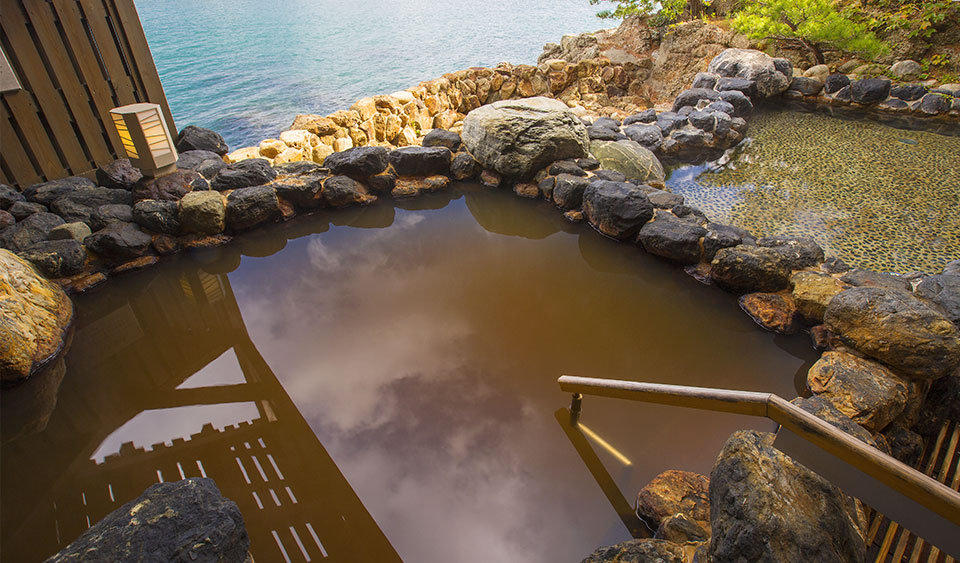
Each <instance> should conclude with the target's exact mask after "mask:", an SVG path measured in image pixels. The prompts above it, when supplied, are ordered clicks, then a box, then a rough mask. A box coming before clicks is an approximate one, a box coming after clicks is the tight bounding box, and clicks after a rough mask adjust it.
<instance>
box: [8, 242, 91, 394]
mask: <svg viewBox="0 0 960 563" xmlns="http://www.w3.org/2000/svg"><path fill="white" fill-rule="evenodd" d="M72 319H73V303H72V302H71V301H70V298H69V297H67V295H66V294H65V293H64V292H63V290H62V289H60V287H59V286H58V285H56V284H54V283H52V282H50V281H48V280H47V279H45V278H44V277H43V276H41V275H40V274H38V273H37V272H36V270H34V269H33V266H31V265H30V264H29V263H27V262H26V261H24V260H23V259H21V258H20V257H18V256H17V255H16V254H13V253H12V252H9V251H7V250H3V249H0V381H4V382H9V381H17V380H21V379H24V378H26V377H28V376H29V375H30V374H31V373H32V372H33V370H34V369H35V368H36V367H37V366H39V365H41V364H43V363H44V362H46V361H47V360H49V359H51V358H52V357H53V356H55V355H56V354H57V352H59V351H60V349H61V348H62V347H63V341H64V336H65V334H66V332H67V329H68V328H69V326H70V321H71V320H72Z"/></svg>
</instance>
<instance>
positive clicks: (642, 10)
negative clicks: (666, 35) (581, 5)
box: [590, 0, 709, 25]
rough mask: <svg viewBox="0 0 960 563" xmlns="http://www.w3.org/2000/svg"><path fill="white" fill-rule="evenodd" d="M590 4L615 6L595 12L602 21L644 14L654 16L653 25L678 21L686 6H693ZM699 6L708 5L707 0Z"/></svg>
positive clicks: (651, 0)
mask: <svg viewBox="0 0 960 563" xmlns="http://www.w3.org/2000/svg"><path fill="white" fill-rule="evenodd" d="M590 4H593V5H597V4H601V5H609V4H616V6H615V7H614V8H613V9H605V10H601V11H599V12H597V16H598V17H601V18H604V19H623V18H625V17H627V16H632V15H634V14H645V15H652V16H654V23H655V24H658V25H659V24H667V23H673V22H676V21H679V20H680V19H681V18H682V17H683V15H684V11H685V10H686V9H687V7H688V4H693V2H690V1H688V0H661V1H659V2H658V1H657V0H590ZM699 4H704V5H709V0H707V1H704V2H700V3H699Z"/></svg>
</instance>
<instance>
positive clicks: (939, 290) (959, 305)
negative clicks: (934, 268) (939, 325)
mask: <svg viewBox="0 0 960 563" xmlns="http://www.w3.org/2000/svg"><path fill="white" fill-rule="evenodd" d="M914 291H916V293H917V295H918V296H919V297H920V298H922V299H924V300H926V301H927V302H928V303H932V304H933V306H934V307H935V308H937V309H938V310H939V311H941V312H942V313H943V314H944V315H946V316H947V318H948V319H950V320H951V321H953V323H954V324H956V325H960V276H949V275H936V276H928V277H926V278H923V280H921V281H920V283H919V284H917V287H916V289H915V290H914Z"/></svg>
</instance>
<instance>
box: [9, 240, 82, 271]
mask: <svg viewBox="0 0 960 563" xmlns="http://www.w3.org/2000/svg"><path fill="white" fill-rule="evenodd" d="M20 257H21V258H24V259H26V260H29V261H30V262H31V263H32V264H33V265H34V266H36V267H37V269H38V270H40V273H41V274H43V275H45V276H47V277H48V278H51V279H54V278H62V277H66V276H72V275H74V274H79V273H80V272H81V271H83V264H84V262H86V260H87V252H86V251H85V250H84V249H83V245H81V244H80V243H79V242H77V241H75V240H72V239H68V240H45V241H41V242H38V243H35V244H33V245H31V246H30V247H28V248H27V249H26V250H25V251H23V252H21V253H20Z"/></svg>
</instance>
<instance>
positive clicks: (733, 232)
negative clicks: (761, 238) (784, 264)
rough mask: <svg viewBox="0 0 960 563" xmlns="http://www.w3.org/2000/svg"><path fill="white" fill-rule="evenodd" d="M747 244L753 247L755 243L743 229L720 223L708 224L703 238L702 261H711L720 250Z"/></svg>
mask: <svg viewBox="0 0 960 563" xmlns="http://www.w3.org/2000/svg"><path fill="white" fill-rule="evenodd" d="M747 243H749V244H751V245H753V244H755V243H756V239H754V238H753V236H752V235H751V234H750V233H749V232H747V231H745V230H744V229H741V228H740V227H733V226H731V225H722V224H720V223H709V224H708V225H707V234H706V235H705V236H704V237H703V259H704V260H708V261H712V260H713V257H714V256H716V255H717V251H718V250H720V249H721V248H730V247H733V246H737V245H740V244H747Z"/></svg>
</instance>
